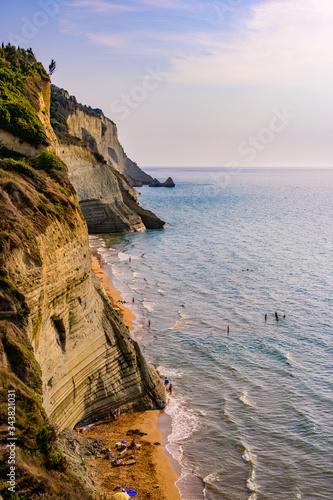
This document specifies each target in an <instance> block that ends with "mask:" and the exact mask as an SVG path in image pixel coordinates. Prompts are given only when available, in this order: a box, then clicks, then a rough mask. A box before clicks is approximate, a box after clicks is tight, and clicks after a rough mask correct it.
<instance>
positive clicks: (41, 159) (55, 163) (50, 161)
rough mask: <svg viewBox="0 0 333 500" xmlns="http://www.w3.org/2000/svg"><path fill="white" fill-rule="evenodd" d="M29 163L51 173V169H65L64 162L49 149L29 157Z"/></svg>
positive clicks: (62, 170) (63, 170) (64, 170)
mask: <svg viewBox="0 0 333 500" xmlns="http://www.w3.org/2000/svg"><path fill="white" fill-rule="evenodd" d="M29 163H30V165H32V166H33V167H34V168H36V169H37V170H44V171H45V172H47V173H51V172H52V171H53V170H60V171H61V172H66V171H67V167H66V165H65V163H64V162H63V161H62V160H60V158H59V157H58V156H57V155H56V154H54V153H51V151H43V152H42V153H41V154H39V155H38V156H34V157H33V158H31V159H30V160H29Z"/></svg>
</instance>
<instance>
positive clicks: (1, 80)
mask: <svg viewBox="0 0 333 500" xmlns="http://www.w3.org/2000/svg"><path fill="white" fill-rule="evenodd" d="M43 80H44V81H47V80H48V76H47V73H46V71H45V69H44V68H43V66H42V64H41V63H38V62H37V61H36V59H35V57H34V55H33V53H32V52H29V51H25V50H24V49H19V48H18V49H16V48H15V47H14V46H12V45H10V44H8V45H7V46H6V47H2V48H0V127H2V128H3V129H5V130H7V131H8V132H11V133H12V134H14V135H16V136H17V137H20V138H21V139H22V140H24V141H26V142H28V143H29V144H33V145H39V144H45V145H47V144H48V140H47V136H46V134H45V131H44V128H43V126H42V123H41V122H40V120H39V118H38V115H37V110H38V109H39V103H38V92H40V90H41V88H42V84H43Z"/></svg>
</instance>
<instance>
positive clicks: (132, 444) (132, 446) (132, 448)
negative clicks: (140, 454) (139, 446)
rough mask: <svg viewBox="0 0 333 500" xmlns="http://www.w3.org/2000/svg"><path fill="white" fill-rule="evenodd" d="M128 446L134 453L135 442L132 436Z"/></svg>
mask: <svg viewBox="0 0 333 500" xmlns="http://www.w3.org/2000/svg"><path fill="white" fill-rule="evenodd" d="M130 448H131V451H132V452H133V453H135V450H136V442H135V439H134V438H133V439H132V442H131V444H130Z"/></svg>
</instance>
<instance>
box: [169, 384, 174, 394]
mask: <svg viewBox="0 0 333 500" xmlns="http://www.w3.org/2000/svg"><path fill="white" fill-rule="evenodd" d="M172 391H173V387H172V384H170V385H169V392H170V394H172Z"/></svg>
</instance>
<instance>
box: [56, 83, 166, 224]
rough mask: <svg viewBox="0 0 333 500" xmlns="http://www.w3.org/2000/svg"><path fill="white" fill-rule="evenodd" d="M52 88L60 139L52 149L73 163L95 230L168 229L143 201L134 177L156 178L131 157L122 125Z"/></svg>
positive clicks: (84, 207) (71, 174)
mask: <svg viewBox="0 0 333 500" xmlns="http://www.w3.org/2000/svg"><path fill="white" fill-rule="evenodd" d="M52 89H53V101H52V108H51V111H52V113H51V114H52V117H51V119H52V123H53V126H54V127H55V130H56V131H57V134H58V138H57V140H56V141H52V143H51V145H50V148H54V147H55V150H56V153H57V155H58V156H59V157H60V158H61V159H62V160H63V161H64V162H65V163H66V165H67V166H68V175H69V178H70V180H71V182H72V183H73V185H74V187H75V189H76V191H77V193H78V196H79V201H80V206H81V209H82V212H83V215H84V217H85V219H86V221H87V224H88V229H89V232H90V233H92V234H94V233H95V234H99V233H119V232H121V233H123V232H131V231H132V232H133V231H142V230H144V229H145V228H147V229H158V228H162V227H163V225H164V222H163V221H162V220H161V219H159V218H158V217H157V216H156V215H155V214H153V213H152V212H150V211H147V210H145V209H144V208H142V207H141V206H140V205H139V203H138V200H137V193H136V191H135V189H134V188H133V187H132V185H131V183H130V182H129V180H130V181H131V182H132V184H135V185H137V184H140V185H142V182H144V183H149V182H150V180H152V178H151V177H150V176H148V175H147V174H145V173H144V172H142V170H140V168H139V167H138V166H137V165H136V164H135V163H133V162H132V161H131V160H129V158H128V157H127V156H126V154H125V152H124V150H123V148H122V146H121V145H120V143H119V141H118V136H117V128H116V125H115V124H114V123H113V122H112V121H111V120H109V119H108V118H106V117H105V116H104V115H103V113H102V112H101V111H99V110H98V112H97V111H96V110H95V111H94V110H92V109H91V108H87V107H85V106H82V105H79V104H77V102H76V100H75V98H73V97H71V96H69V94H68V93H67V92H65V91H64V90H62V89H58V88H57V87H54V86H53V87H52ZM59 110H60V111H59ZM57 120H58V121H57ZM59 120H60V122H61V123H60V122H59ZM53 135H54V134H53Z"/></svg>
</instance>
